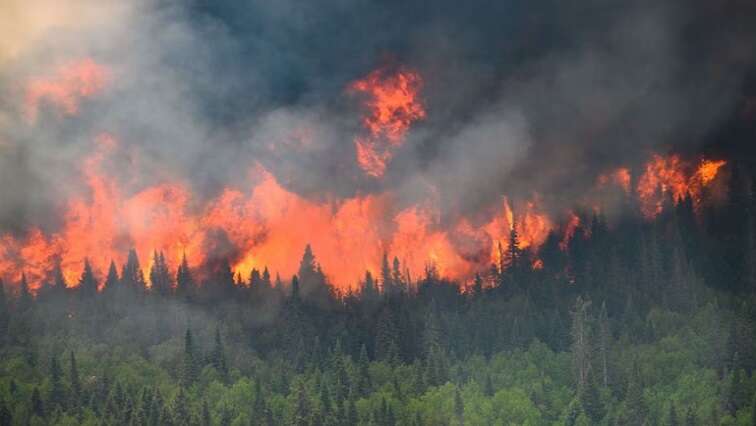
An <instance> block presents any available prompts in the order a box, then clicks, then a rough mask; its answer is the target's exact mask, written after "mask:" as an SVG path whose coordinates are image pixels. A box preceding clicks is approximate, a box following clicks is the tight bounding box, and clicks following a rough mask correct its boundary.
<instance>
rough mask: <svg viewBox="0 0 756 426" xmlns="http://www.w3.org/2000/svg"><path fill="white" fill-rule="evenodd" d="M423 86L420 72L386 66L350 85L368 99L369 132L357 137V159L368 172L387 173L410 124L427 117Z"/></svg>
mask: <svg viewBox="0 0 756 426" xmlns="http://www.w3.org/2000/svg"><path fill="white" fill-rule="evenodd" d="M421 87H422V79H421V78H420V75H419V74H418V73H417V72H414V71H411V70H401V69H400V70H398V71H396V72H392V71H390V70H389V69H383V68H382V69H378V70H376V71H373V72H371V73H370V74H368V75H367V76H366V77H365V78H363V79H361V80H358V81H356V82H354V83H352V85H351V86H350V87H349V91H351V92H354V93H356V94H359V95H361V96H363V97H364V98H365V101H364V107H365V109H366V113H365V116H364V117H363V119H362V125H363V127H364V128H365V131H366V134H365V135H360V136H357V137H356V138H355V139H354V144H355V149H356V153H357V162H358V164H359V166H360V167H361V168H362V170H363V171H364V172H365V173H366V174H368V175H370V176H373V177H381V176H383V174H384V173H385V172H386V167H387V166H388V163H389V162H390V161H391V158H392V157H393V156H394V150H395V149H396V148H397V147H399V146H401V145H402V144H403V143H404V138H405V135H406V133H407V131H408V130H409V128H410V126H411V125H412V124H413V123H414V122H416V121H418V120H422V119H423V118H425V114H426V112H425V107H424V106H423V104H422V103H421V102H420V99H419V91H420V89H421Z"/></svg>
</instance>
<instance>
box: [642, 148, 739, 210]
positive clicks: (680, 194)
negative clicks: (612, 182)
mask: <svg viewBox="0 0 756 426" xmlns="http://www.w3.org/2000/svg"><path fill="white" fill-rule="evenodd" d="M725 164H726V162H725V161H722V160H718V161H710V160H702V161H701V163H700V165H699V166H698V167H697V168H696V170H695V171H694V172H693V173H692V174H690V173H688V172H686V171H687V170H689V169H690V167H689V166H688V165H687V164H685V163H684V162H683V161H682V160H681V159H680V157H678V156H677V155H671V156H669V157H662V156H660V155H656V154H655V155H653V156H652V158H651V160H650V161H649V162H648V163H647V164H646V167H645V169H644V173H643V174H642V175H641V177H640V179H639V180H638V185H637V188H636V191H637V193H638V198H639V200H640V207H641V213H642V214H643V215H644V216H645V217H646V218H649V219H652V218H654V217H656V216H657V215H658V214H659V213H661V212H662V209H663V205H664V200H665V198H667V197H670V198H671V199H672V201H673V202H674V203H678V202H680V201H682V200H684V199H685V198H687V197H690V198H691V200H693V203H694V207H696V208H697V207H698V205H699V204H700V202H701V192H702V190H703V188H705V187H706V186H708V185H709V184H710V183H711V182H712V181H713V180H714V178H716V176H717V173H718V172H719V169H720V168H721V167H722V166H724V165H725Z"/></svg>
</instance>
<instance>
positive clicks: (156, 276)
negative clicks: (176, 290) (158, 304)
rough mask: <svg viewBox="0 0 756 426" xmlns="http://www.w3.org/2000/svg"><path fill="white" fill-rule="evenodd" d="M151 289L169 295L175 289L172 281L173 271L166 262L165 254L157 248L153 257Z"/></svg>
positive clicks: (162, 294)
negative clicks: (171, 271)
mask: <svg viewBox="0 0 756 426" xmlns="http://www.w3.org/2000/svg"><path fill="white" fill-rule="evenodd" d="M150 284H151V287H150V290H151V291H152V292H153V293H155V294H159V295H161V296H167V295H169V294H170V293H171V292H172V291H173V283H172V282H171V273H170V271H169V270H168V264H167V263H166V262H165V256H164V255H163V253H162V252H158V251H157V250H156V251H155V252H154V254H153V257H152V268H150Z"/></svg>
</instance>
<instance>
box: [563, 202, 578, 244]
mask: <svg viewBox="0 0 756 426" xmlns="http://www.w3.org/2000/svg"><path fill="white" fill-rule="evenodd" d="M578 226H580V216H578V215H576V214H575V212H572V211H570V212H569V213H568V219H567V224H566V225H565V227H564V235H563V236H562V241H560V242H559V248H560V249H561V250H562V251H565V250H567V246H568V245H569V243H570V240H571V239H572V237H574V236H575V231H576V230H577V228H578Z"/></svg>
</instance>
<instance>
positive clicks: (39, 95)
mask: <svg viewBox="0 0 756 426" xmlns="http://www.w3.org/2000/svg"><path fill="white" fill-rule="evenodd" d="M109 80H110V71H109V70H108V69H107V68H105V67H104V66H102V65H100V64H98V63H96V62H95V61H94V60H92V59H89V58H86V59H82V60H79V61H75V62H70V63H67V64H65V65H63V66H61V67H60V68H58V69H57V70H56V72H55V73H54V74H53V75H52V76H46V77H37V78H32V79H30V80H29V81H28V82H27V83H26V87H25V94H26V95H25V99H24V115H25V117H26V119H27V120H28V121H29V122H30V123H34V122H36V120H37V116H38V113H39V108H40V105H41V104H43V103H47V104H49V105H51V106H54V107H56V108H57V109H58V110H59V111H60V112H61V113H62V114H63V115H68V116H71V115H76V114H77V113H78V111H79V103H80V102H81V100H82V99H84V98H89V97H92V96H95V95H97V94H98V93H100V92H102V91H103V90H104V88H105V86H106V85H107V83H108V81H109Z"/></svg>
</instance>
